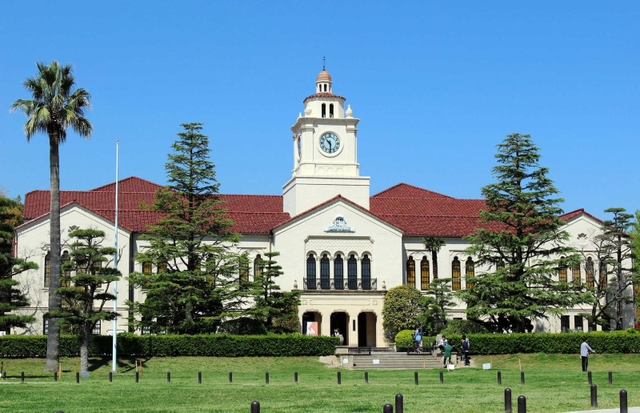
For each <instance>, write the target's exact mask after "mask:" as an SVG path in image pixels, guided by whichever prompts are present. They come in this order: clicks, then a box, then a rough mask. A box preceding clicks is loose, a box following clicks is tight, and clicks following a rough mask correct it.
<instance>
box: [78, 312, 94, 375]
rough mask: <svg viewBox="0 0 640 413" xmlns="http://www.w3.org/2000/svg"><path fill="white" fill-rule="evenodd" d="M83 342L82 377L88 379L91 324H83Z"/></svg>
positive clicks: (81, 351)
mask: <svg viewBox="0 0 640 413" xmlns="http://www.w3.org/2000/svg"><path fill="white" fill-rule="evenodd" d="M80 329H81V331H80V334H82V342H81V343H80V375H81V376H82V377H87V376H88V373H89V340H90V339H91V330H92V326H91V324H83V325H82V326H81V327H80Z"/></svg>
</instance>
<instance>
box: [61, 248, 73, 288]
mask: <svg viewBox="0 0 640 413" xmlns="http://www.w3.org/2000/svg"><path fill="white" fill-rule="evenodd" d="M60 268H61V269H62V277H63V278H61V279H60V286H61V287H68V286H69V285H71V280H70V279H69V278H70V277H71V256H70V255H69V251H65V252H63V253H62V256H61V257H60Z"/></svg>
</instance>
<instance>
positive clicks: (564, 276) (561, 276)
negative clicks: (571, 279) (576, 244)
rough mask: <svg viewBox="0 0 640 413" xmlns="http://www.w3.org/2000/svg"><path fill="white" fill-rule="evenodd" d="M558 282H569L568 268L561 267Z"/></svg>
mask: <svg viewBox="0 0 640 413" xmlns="http://www.w3.org/2000/svg"><path fill="white" fill-rule="evenodd" d="M558 281H560V282H561V283H566V282H567V267H560V269H559V270H558Z"/></svg>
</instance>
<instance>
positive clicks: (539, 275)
mask: <svg viewBox="0 0 640 413" xmlns="http://www.w3.org/2000/svg"><path fill="white" fill-rule="evenodd" d="M495 157H496V158H497V160H498V165H497V166H495V167H494V168H493V174H494V176H495V177H496V178H497V182H495V183H492V184H489V185H487V186H485V187H483V188H482V195H483V196H484V198H485V199H486V209H485V210H482V211H480V217H481V219H482V222H483V223H484V225H483V226H482V228H477V229H476V230H475V232H474V233H473V234H472V235H471V236H470V237H469V240H470V242H471V243H472V245H471V247H469V249H468V251H467V252H468V253H469V254H470V255H473V256H475V257H477V263H478V264H479V265H480V266H484V268H489V270H488V271H486V272H483V273H480V274H478V275H477V276H476V278H475V283H474V284H473V286H472V287H471V288H469V289H467V290H465V291H461V292H460V293H459V296H460V297H461V298H462V299H463V300H464V301H465V302H466V303H467V316H468V318H469V319H486V317H488V318H489V321H490V322H491V323H492V324H493V325H494V327H497V326H498V325H499V324H500V322H501V320H502V319H504V320H506V322H507V323H509V324H510V325H512V326H513V328H514V329H515V330H516V331H521V332H522V331H525V330H528V329H530V326H531V320H532V319H536V318H547V317H548V315H549V314H550V313H551V314H557V313H561V312H562V311H563V309H566V308H568V307H573V306H575V305H577V304H579V303H583V302H588V300H589V297H588V295H585V294H584V293H583V292H582V291H581V289H580V288H581V287H580V286H574V285H569V284H568V283H566V282H558V281H555V280H554V277H553V276H554V275H555V274H556V273H557V271H558V269H559V268H561V267H569V266H571V265H572V264H573V263H575V262H577V261H578V260H579V255H578V254H577V253H576V252H575V250H573V249H572V248H570V247H568V246H566V245H565V241H567V240H568V237H569V235H568V233H567V232H566V231H564V230H562V227H563V225H564V222H563V221H562V220H561V219H560V218H559V216H560V214H561V213H562V209H561V208H560V206H559V204H560V203H561V202H562V199H560V198H556V195H557V193H558V190H557V189H556V188H555V187H554V186H553V181H552V180H551V179H550V178H549V177H548V173H549V170H548V169H547V168H543V167H540V166H539V163H538V162H539V160H540V154H539V153H538V148H537V147H536V146H535V145H534V144H533V142H532V141H531V138H530V136H529V135H521V134H518V133H514V134H511V135H508V136H507V137H506V138H505V140H504V141H503V142H502V143H501V144H499V145H498V153H497V154H496V155H495Z"/></svg>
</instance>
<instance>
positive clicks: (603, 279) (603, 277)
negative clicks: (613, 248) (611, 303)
mask: <svg viewBox="0 0 640 413" xmlns="http://www.w3.org/2000/svg"><path fill="white" fill-rule="evenodd" d="M598 272H599V274H598V275H599V277H598V290H600V291H603V290H604V289H605V288H607V282H608V281H607V278H608V277H607V263H606V261H600V268H599V269H598Z"/></svg>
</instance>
